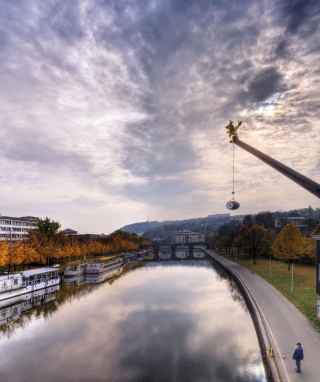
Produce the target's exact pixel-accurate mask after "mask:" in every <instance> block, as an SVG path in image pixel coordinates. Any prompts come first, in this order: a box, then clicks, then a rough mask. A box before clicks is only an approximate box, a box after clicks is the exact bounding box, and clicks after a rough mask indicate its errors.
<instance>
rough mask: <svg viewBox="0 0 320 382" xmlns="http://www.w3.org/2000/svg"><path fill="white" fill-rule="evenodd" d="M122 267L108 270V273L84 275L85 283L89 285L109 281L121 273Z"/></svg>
mask: <svg viewBox="0 0 320 382" xmlns="http://www.w3.org/2000/svg"><path fill="white" fill-rule="evenodd" d="M122 271H123V267H122V266H120V267H119V266H118V267H117V268H113V269H110V270H108V271H105V272H102V273H96V274H94V273H91V274H86V281H87V283H90V284H97V283H103V282H104V281H107V280H110V279H112V278H114V277H116V276H118V275H120V273H122Z"/></svg>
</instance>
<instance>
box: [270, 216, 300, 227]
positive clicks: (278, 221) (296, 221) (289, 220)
mask: <svg viewBox="0 0 320 382" xmlns="http://www.w3.org/2000/svg"><path fill="white" fill-rule="evenodd" d="M290 223H293V224H295V225H296V226H298V227H305V226H306V218H304V217H300V216H299V217H282V218H277V219H276V220H275V227H276V228H279V227H283V226H284V225H287V224H290Z"/></svg>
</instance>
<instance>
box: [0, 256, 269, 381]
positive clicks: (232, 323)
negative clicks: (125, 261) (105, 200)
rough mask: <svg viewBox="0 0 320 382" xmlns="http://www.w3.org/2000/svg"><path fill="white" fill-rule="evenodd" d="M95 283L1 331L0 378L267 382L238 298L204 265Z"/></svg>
mask: <svg viewBox="0 0 320 382" xmlns="http://www.w3.org/2000/svg"><path fill="white" fill-rule="evenodd" d="M182 257H183V256H182ZM97 281H101V280H96V282H94V283H90V284H89V283H86V282H85V280H84V279H79V280H77V281H73V282H72V283H69V284H66V283H63V284H62V285H61V286H60V290H59V291H58V292H57V294H56V295H51V296H49V298H48V301H49V302H48V303H47V304H44V303H43V302H42V303H41V304H40V306H39V307H37V308H35V309H33V310H28V311H27V312H25V313H24V314H20V316H19V313H17V314H16V317H15V318H16V320H14V319H12V320H9V322H8V323H5V324H3V325H1V327H0V329H1V331H0V336H1V339H0V351H1V358H0V380H1V381H7V382H11V381H12V382H24V381H25V382H30V381H33V382H40V381H41V382H43V381H45V382H57V381H61V382H85V381H88V382H127V381H128V382H129V381H130V382H152V381H159V382H171V381H172V382H180V381H181V382H189V381H190V382H200V381H201V382H206V381H213V382H220V381H221V382H232V381H237V382H241V381H243V382H253V381H259V382H261V381H266V378H265V373H264V368H263V364H262V361H261V356H260V351H259V345H258V341H257V337H256V333H255V329H254V326H253V323H252V320H251V316H250V314H249V312H248V310H247V308H246V305H245V303H244V300H243V298H242V296H241V294H240V293H239V291H238V289H237V286H236V285H235V283H234V282H233V281H232V280H231V279H230V278H229V277H228V276H226V275H225V274H224V273H223V272H222V271H221V270H219V269H217V268H216V267H215V266H214V265H213V264H212V262H211V261H210V260H209V259H200V260H190V261H188V260H179V261H160V262H149V263H147V265H145V264H138V263H134V264H130V265H129V266H127V267H125V268H124V269H122V268H121V269H120V270H119V272H118V275H117V276H116V277H115V278H113V279H110V280H108V281H106V282H103V283H97ZM25 310H27V309H25ZM17 311H18V312H19V309H17ZM2 313H3V312H2ZM0 315H1V311H0ZM0 318H1V317H0ZM2 323H3V322H2Z"/></svg>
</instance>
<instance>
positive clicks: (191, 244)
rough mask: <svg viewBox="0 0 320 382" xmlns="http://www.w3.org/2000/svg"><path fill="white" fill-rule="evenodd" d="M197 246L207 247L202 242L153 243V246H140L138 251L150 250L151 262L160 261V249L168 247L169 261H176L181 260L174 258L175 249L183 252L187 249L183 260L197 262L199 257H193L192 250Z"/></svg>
mask: <svg viewBox="0 0 320 382" xmlns="http://www.w3.org/2000/svg"><path fill="white" fill-rule="evenodd" d="M199 245H207V244H206V243H205V242H204V241H203V242H187V243H153V244H143V245H140V246H139V248H140V249H148V248H152V249H153V253H154V257H153V260H161V257H160V255H159V252H160V249H161V248H168V247H170V252H171V253H170V255H171V256H170V259H173V260H177V259H181V258H180V257H178V256H176V250H177V249H180V250H185V247H188V250H189V255H188V256H187V257H184V258H185V259H188V260H197V259H199V257H197V256H194V253H193V249H194V247H196V246H199Z"/></svg>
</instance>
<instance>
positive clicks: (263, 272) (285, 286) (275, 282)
mask: <svg viewBox="0 0 320 382" xmlns="http://www.w3.org/2000/svg"><path fill="white" fill-rule="evenodd" d="M216 253H217V254H219V255H220V256H223V257H225V258H227V259H229V260H231V261H234V262H236V263H238V264H240V265H242V266H243V267H245V268H247V269H249V270H250V271H251V272H254V273H256V274H258V275H259V276H260V277H262V278H263V279H264V280H266V281H267V282H268V283H270V284H271V285H272V286H274V287H275V288H276V289H277V290H278V291H279V292H280V293H281V294H283V295H284V296H285V297H286V298H287V299H288V300H289V301H290V302H291V303H292V304H293V305H294V306H295V307H296V308H297V309H298V310H299V311H300V312H301V313H302V314H304V315H305V316H306V317H307V318H308V319H309V320H310V321H311V322H312V323H313V324H314V325H315V326H316V328H317V329H318V330H320V323H319V322H318V320H317V309H316V304H317V300H316V299H317V296H316V292H315V291H316V268H315V267H314V266H311V265H301V264H294V267H293V280H292V271H291V270H290V271H288V264H287V263H285V262H284V261H280V260H274V259H271V262H270V259H267V258H265V257H258V258H257V259H256V262H257V264H253V263H252V260H251V259H250V257H248V256H244V255H237V256H236V255H229V256H226V255H225V254H222V253H220V252H216ZM292 281H293V282H292Z"/></svg>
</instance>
